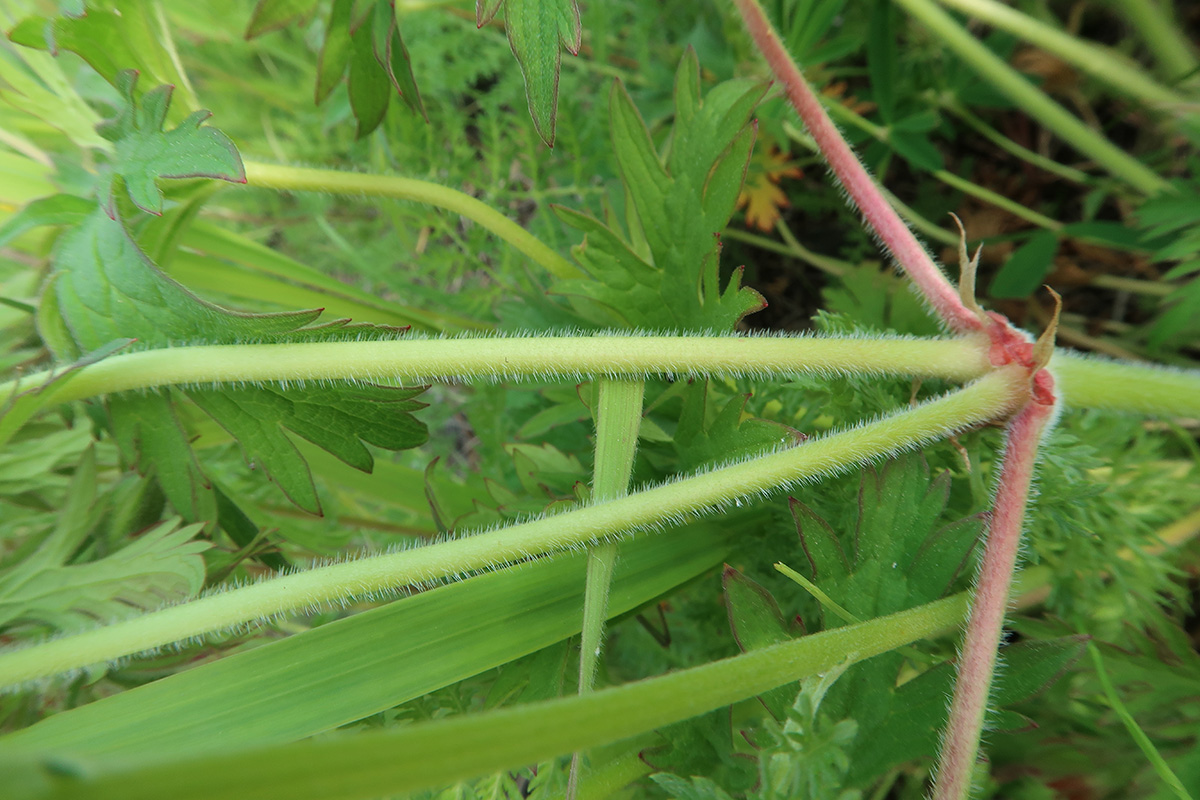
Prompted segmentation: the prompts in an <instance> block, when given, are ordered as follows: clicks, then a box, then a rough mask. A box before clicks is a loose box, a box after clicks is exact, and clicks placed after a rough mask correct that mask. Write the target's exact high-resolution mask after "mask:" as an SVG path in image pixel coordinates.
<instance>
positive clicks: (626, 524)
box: [0, 367, 1027, 686]
mask: <svg viewBox="0 0 1200 800" xmlns="http://www.w3.org/2000/svg"><path fill="white" fill-rule="evenodd" d="M1026 393H1027V388H1026V386H1025V380H1024V378H1023V371H1022V370H1020V369H1018V368H1013V367H1005V368H1002V369H998V370H996V371H994V372H992V373H990V374H988V375H987V376H985V377H983V378H981V379H979V380H978V381H976V382H974V383H972V384H970V385H968V386H967V387H965V388H963V389H960V390H958V391H955V392H952V393H950V394H947V395H945V396H943V397H940V398H938V399H936V400H933V401H930V402H927V403H923V404H921V405H918V406H915V407H912V408H910V409H908V410H905V411H902V412H899V413H896V414H893V415H890V416H887V417H884V418H883V419H880V420H878V421H876V422H872V423H869V424H866V425H860V426H857V427H854V428H850V429H849V430H846V431H843V432H841V433H836V434H832V435H829V436H825V437H821V438H814V439H809V440H808V441H807V442H805V443H804V444H802V445H799V446H796V447H792V448H789V449H787V450H782V451H778V452H774V453H770V454H767V455H764V456H760V457H758V458H754V459H751V460H749V461H744V462H740V463H735V464H731V465H729V466H725V467H721V468H718V469H714V470H711V471H709V472H705V473H701V474H699V475H694V476H691V477H688V478H682V479H680V480H675V481H671V482H668V483H665V484H662V485H660V486H657V487H654V488H651V489H646V490H644V491H640V492H638V493H636V494H633V495H629V496H628V497H623V498H619V499H616V500H607V501H601V502H598V503H596V504H595V505H589V506H586V507H584V508H580V509H576V510H573V511H568V512H564V513H561V514H556V515H553V516H550V517H544V518H540V519H536V520H532V521H530V522H525V523H521V524H517V525H512V526H509V527H506V528H500V529H497V530H492V531H488V532H484V533H479V534H477V535H474V536H467V537H464V538H461V539H453V540H451V541H447V542H443V543H441V544H437V545H429V546H426V547H418V548H415V549H412V550H407V551H402V552H398V553H388V554H383V555H375V556H368V557H364V558H362V559H359V560H356V561H351V562H345V563H340V564H332V565H329V566H325V567H319V568H316V569H312V570H309V571H307V572H301V573H297V574H294V575H286V576H282V577H279V578H276V579H273V580H265V581H263V582H261V583H256V584H253V585H251V586H246V587H243V588H240V589H231V590H229V591H227V592H224V593H221V594H215V595H211V596H208V597H204V598H201V599H199V600H196V601H193V602H191V603H187V604H184V605H178V606H172V607H169V608H165V609H162V610H161V611H157V612H154V613H151V614H147V615H145V616H142V617H137V618H135V619H131V620H128V621H125V622H118V623H115V624H113V625H109V626H107V627H104V628H98V629H95V630H91V631H87V632H84V633H80V634H78V635H74V636H67V637H64V638H61V639H55V640H52V641H49V642H45V643H43V644H39V645H35V646H32V647H29V648H25V649H22V650H14V651H10V652H7V653H4V654H0V686H3V685H11V684H16V683H21V682H24V681H28V680H35V679H37V678H41V677H45V676H48V675H54V674H57V673H61V672H66V671H69V670H73V669H78V668H80V667H84V666H86V665H89V664H96V663H101V662H106V661H111V660H113V659H117V658H121V657H123V656H127V655H131V654H133V653H139V652H142V651H145V650H149V649H151V648H155V647H160V646H162V645H165V644H169V643H171V642H176V641H181V640H185V639H188V638H190V637H193V636H200V635H203V634H205V633H208V632H211V631H216V630H223V629H227V628H229V627H231V626H237V625H242V624H246V623H248V622H252V621H254V620H261V619H267V618H270V617H272V616H274V615H276V614H281V613H284V612H287V611H290V610H292V609H296V608H304V607H312V606H320V605H322V604H325V603H330V602H334V601H338V600H342V599H345V598H347V597H354V596H362V595H366V594H370V593H373V592H379V591H388V590H391V589H396V588H399V587H404V586H408V585H422V584H425V583H427V582H430V581H439V580H442V579H444V578H445V577H446V576H451V575H462V574H466V573H471V572H474V571H477V570H482V569H489V568H494V567H496V566H500V565H503V564H508V563H512V562H514V561H522V560H526V559H529V558H533V557H537V556H542V555H547V554H550V553H554V552H557V551H560V550H564V549H568V548H577V547H583V546H589V545H592V544H594V543H596V542H597V541H599V540H601V539H603V538H605V537H610V536H616V535H619V534H621V533H623V532H627V531H638V530H647V529H653V528H656V527H661V526H666V525H673V524H677V523H679V522H682V521H684V520H686V519H688V518H691V517H694V516H696V515H700V514H704V513H709V512H711V511H713V510H715V509H718V508H721V507H723V506H724V505H726V504H728V503H732V502H735V501H738V500H741V499H747V498H751V497H757V496H760V495H763V494H767V493H770V492H773V491H775V490H777V489H780V488H782V487H785V486H791V485H795V484H797V483H801V482H805V481H810V480H815V479H817V478H821V477H824V476H827V475H831V474H834V473H836V472H840V471H842V470H845V469H848V468H850V467H852V466H855V465H858V464H862V463H864V462H868V461H871V460H873V459H876V458H879V457H882V456H885V455H893V454H895V453H898V452H903V451H905V450H908V449H911V448H914V447H918V446H920V445H922V444H924V443H926V442H929V441H932V440H935V439H939V438H942V437H944V436H947V435H950V434H952V433H954V432H956V431H959V430H962V429H964V428H967V427H970V426H972V425H977V424H979V423H982V422H987V421H991V420H995V419H1001V418H1003V417H1005V416H1006V415H1007V414H1009V413H1011V412H1012V411H1013V410H1014V409H1015V408H1016V407H1017V405H1019V404H1020V403H1021V402H1022V400H1023V398H1024V396H1025V395H1026Z"/></svg>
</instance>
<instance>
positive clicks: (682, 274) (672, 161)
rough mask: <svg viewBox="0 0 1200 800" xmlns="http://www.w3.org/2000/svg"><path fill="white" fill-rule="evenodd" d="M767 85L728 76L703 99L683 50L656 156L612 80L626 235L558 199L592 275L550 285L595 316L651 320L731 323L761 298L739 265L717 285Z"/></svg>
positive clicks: (689, 325) (669, 326) (712, 326)
mask: <svg viewBox="0 0 1200 800" xmlns="http://www.w3.org/2000/svg"><path fill="white" fill-rule="evenodd" d="M764 91H765V87H764V86H762V85H758V84H753V83H750V82H747V81H728V82H726V83H723V84H720V85H718V86H716V87H714V88H713V89H712V90H711V91H710V92H709V93H708V95H707V96H706V97H704V98H703V99H701V97H700V94H699V92H700V79H699V65H698V62H697V60H696V57H695V54H694V53H693V52H691V51H690V50H689V51H688V53H687V54H686V55H685V56H684V58H683V60H682V61H681V63H680V66H679V70H678V71H677V74H676V86H675V108H676V113H675V121H674V125H673V127H672V129H671V131H670V136H669V142H670V147H669V150H668V152H667V154H666V157H665V158H663V157H660V155H659V153H658V151H657V150H656V149H655V147H654V143H653V141H652V140H651V138H650V132H649V129H648V128H647V127H646V124H645V123H644V122H643V121H642V118H641V115H640V114H639V113H638V110H637V108H636V107H635V106H634V104H633V101H632V100H631V99H630V97H629V95H628V93H627V92H626V91H625V89H624V87H622V86H621V85H620V84H619V83H617V84H614V86H613V90H612V93H611V95H610V99H609V118H610V125H611V128H612V138H613V150H614V152H615V154H616V157H617V163H618V166H619V167H620V172H621V181H622V183H623V184H624V188H625V192H626V196H627V198H628V203H627V208H626V214H627V216H628V217H629V218H630V222H629V227H630V231H631V233H630V237H629V238H626V237H625V236H623V235H622V234H621V232H620V231H618V230H617V229H616V228H615V227H614V225H615V223H610V224H605V223H603V222H601V221H599V220H596V219H594V218H591V217H587V216H585V215H582V214H578V213H574V212H568V211H563V210H561V209H556V211H557V212H558V214H559V216H560V218H561V219H563V221H564V222H566V223H567V224H569V225H571V226H573V227H575V228H577V229H579V230H581V231H583V233H584V234H585V239H584V242H583V244H581V245H580V246H579V247H577V248H575V250H574V254H575V258H576V260H577V261H579V263H580V265H581V266H583V267H584V268H585V269H586V270H587V271H588V273H589V274H590V275H591V276H592V278H593V280H590V281H585V280H574V281H562V282H560V283H558V284H557V285H556V287H555V291H556V292H559V293H561V294H566V295H569V296H572V297H574V298H579V300H577V305H578V307H579V308H580V310H581V311H582V312H583V313H585V314H586V315H588V317H589V318H590V319H592V320H593V321H595V322H597V323H598V324H612V320H613V319H614V318H615V319H617V320H620V321H621V322H623V323H624V324H626V325H631V326H636V327H644V328H649V329H652V330H673V331H714V330H718V331H719V330H731V329H732V328H733V326H734V325H735V324H736V323H737V322H738V321H739V320H740V319H741V318H742V317H744V316H745V315H746V314H748V313H750V312H752V311H756V310H758V309H760V308H762V307H763V305H764V302H763V299H762V296H761V295H760V294H758V293H757V292H755V291H753V290H752V289H744V288H742V287H741V286H740V278H741V270H740V269H738V270H734V273H733V276H732V277H731V278H730V279H729V280H728V282H727V284H726V286H725V288H724V289H722V288H721V274H720V264H719V256H720V249H721V248H720V239H719V234H720V232H721V231H722V230H724V228H725V226H726V225H727V224H728V222H729V219H730V217H731V216H732V214H733V211H734V207H735V205H736V203H737V196H738V193H739V192H740V190H741V186H742V183H743V181H744V179H745V172H746V165H747V163H748V162H749V158H750V152H751V150H752V149H753V145H754V127H753V126H752V125H750V124H749V122H750V116H751V114H753V112H754V108H755V106H756V105H757V103H758V101H759V99H760V98H761V97H762V95H763V93H764Z"/></svg>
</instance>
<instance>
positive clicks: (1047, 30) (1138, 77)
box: [938, 0, 1188, 111]
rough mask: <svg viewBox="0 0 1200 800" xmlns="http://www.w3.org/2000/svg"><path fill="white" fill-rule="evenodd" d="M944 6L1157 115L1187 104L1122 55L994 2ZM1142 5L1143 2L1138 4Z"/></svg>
mask: <svg viewBox="0 0 1200 800" xmlns="http://www.w3.org/2000/svg"><path fill="white" fill-rule="evenodd" d="M938 2H939V3H941V4H942V5H944V6H950V7H951V8H955V9H958V10H959V11H961V12H963V13H964V14H967V15H969V16H972V17H974V18H975V19H979V20H983V21H984V22H986V23H988V24H989V25H993V26H995V27H997V28H1000V29H1001V30H1005V31H1008V32H1009V33H1011V34H1013V35H1015V36H1019V37H1020V38H1022V39H1024V40H1025V41H1027V42H1029V43H1031V44H1034V45H1037V46H1038V47H1040V48H1041V49H1043V50H1046V51H1047V52H1050V53H1053V54H1054V55H1056V56H1058V57H1059V58H1061V59H1062V60H1063V61H1066V62H1069V63H1071V64H1074V65H1075V66H1077V67H1079V68H1080V69H1082V70H1083V71H1085V72H1087V73H1089V74H1090V75H1092V76H1093V77H1094V78H1096V79H1097V80H1100V81H1103V82H1104V83H1107V84H1108V85H1109V86H1111V87H1112V88H1114V89H1116V90H1117V91H1120V92H1123V93H1124V94H1126V95H1128V96H1130V97H1133V98H1135V99H1137V100H1140V101H1141V102H1143V103H1145V104H1146V105H1149V106H1153V107H1155V108H1157V109H1158V110H1161V111H1180V110H1182V108H1183V106H1184V105H1185V104H1186V103H1187V102H1188V100H1187V98H1185V97H1183V96H1182V95H1180V94H1179V93H1178V92H1175V91H1173V90H1171V89H1168V88H1167V87H1165V86H1163V85H1162V84H1161V83H1159V82H1158V81H1156V80H1154V79H1153V78H1151V77H1150V76H1149V75H1147V74H1146V73H1145V71H1143V69H1142V66H1141V65H1140V64H1138V63H1137V62H1136V61H1133V60H1132V59H1130V58H1128V57H1126V56H1125V55H1124V54H1123V53H1119V52H1117V51H1116V50H1113V49H1111V48H1107V47H1101V46H1099V45H1096V44H1092V43H1091V42H1088V41H1086V40H1083V39H1080V38H1078V37H1075V36H1072V35H1070V34H1069V33H1065V32H1063V31H1061V30H1059V29H1057V28H1053V27H1051V26H1049V25H1047V24H1046V23H1044V22H1042V21H1040V20H1037V19H1034V18H1033V17H1031V16H1029V15H1027V14H1023V13H1021V12H1020V11H1017V10H1016V9H1015V8H1011V7H1009V6H1006V5H1002V4H1001V3H997V2H996V0H938ZM1141 4H1142V5H1145V4H1146V3H1145V0H1143V1H1142V3H1141Z"/></svg>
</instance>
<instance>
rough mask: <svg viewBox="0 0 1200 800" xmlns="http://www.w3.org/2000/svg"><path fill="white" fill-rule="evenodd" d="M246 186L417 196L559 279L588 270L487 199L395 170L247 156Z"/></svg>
mask: <svg viewBox="0 0 1200 800" xmlns="http://www.w3.org/2000/svg"><path fill="white" fill-rule="evenodd" d="M245 166H246V185H247V186H257V187H261V188H264V189H279V190H282V191H290V192H331V193H333V194H345V195H353V196H359V197H388V198H392V199H395V200H413V201H415V202H418V203H427V204H429V205H431V206H437V207H438V208H444V209H446V210H447V211H453V212H454V213H455V214H460V215H462V216H464V217H466V218H467V219H470V220H473V221H475V222H477V223H479V224H480V225H482V226H483V227H484V228H487V229H488V230H489V231H491V232H492V233H494V234H496V235H497V236H499V237H500V238H501V239H503V240H504V241H506V242H508V243H509V244H511V245H512V246H513V247H515V248H516V249H517V250H519V251H521V252H522V253H524V254H525V255H527V256H529V258H531V259H533V260H534V261H535V262H536V263H538V264H539V265H541V266H542V267H543V268H544V269H545V270H546V271H547V272H549V273H550V274H551V275H554V276H556V277H559V278H582V277H584V274H583V272H582V271H581V270H580V269H579V268H578V267H576V266H575V265H573V264H572V263H571V262H570V261H567V260H566V259H565V258H563V257H562V256H560V255H559V254H558V253H556V252H554V251H553V250H552V249H550V247H548V246H547V245H546V244H545V243H543V242H542V241H541V240H540V239H538V238H537V237H536V236H534V235H533V234H532V233H530V232H529V231H527V230H525V229H524V228H522V227H521V226H520V225H518V224H517V223H515V222H513V221H512V220H511V219H509V218H508V217H506V216H504V215H503V214H501V213H500V212H499V211H496V210H495V209H494V208H492V207H491V206H489V205H488V204H487V203H483V202H481V201H479V200H476V199H475V198H474V197H471V195H469V194H466V193H464V192H460V191H457V190H455V189H450V188H448V187H446V186H440V185H438V184H436V183H430V182H429V181H420V180H416V179H413V178H401V177H398V176H395V175H365V174H362V173H359V172H339V171H337V170H332V169H311V168H308V167H286V166H281V165H277V164H263V163H260V162H257V161H247V162H245Z"/></svg>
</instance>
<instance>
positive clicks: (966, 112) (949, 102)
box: [936, 95, 1089, 184]
mask: <svg viewBox="0 0 1200 800" xmlns="http://www.w3.org/2000/svg"><path fill="white" fill-rule="evenodd" d="M936 102H937V103H938V105H940V106H941V107H942V108H944V109H946V110H947V111H949V112H950V113H951V114H953V115H955V116H956V117H958V118H959V119H961V120H962V121H963V122H965V123H967V125H969V126H970V127H971V129H972V130H974V131H975V132H976V133H978V134H979V135H980V136H982V137H983V138H985V139H987V140H988V141H989V142H991V143H992V144H994V145H996V146H997V147H999V148H1000V149H1001V150H1003V151H1005V152H1006V153H1011V154H1012V155H1014V156H1016V157H1017V158H1019V159H1021V160H1022V161H1026V162H1028V163H1030V164H1032V165H1033V166H1035V167H1037V168H1039V169H1042V170H1045V171H1046V172H1050V173H1053V174H1054V175H1058V176H1059V177H1061V178H1066V179H1067V180H1069V181H1071V182H1073V183H1081V184H1086V183H1087V182H1088V181H1089V176H1088V174H1087V173H1086V172H1084V171H1083V170H1078V169H1075V168H1074V167H1068V166H1067V165H1066V164H1060V163H1058V162H1057V161H1055V160H1054V159H1052V158H1046V157H1045V156H1044V155H1042V154H1041V153H1035V152H1034V151H1032V150H1030V149H1029V148H1028V147H1023V146H1021V145H1019V144H1017V143H1016V142H1014V141H1013V140H1012V139H1010V138H1008V137H1007V136H1005V135H1004V134H1002V133H1000V131H998V130H996V129H995V128H993V127H992V126H991V125H988V124H987V123H986V122H984V121H983V120H982V119H980V118H979V117H978V116H976V115H975V114H974V113H973V112H972V111H971V109H969V108H967V107H966V106H965V105H963V104H962V103H960V102H959V101H958V98H956V97H954V96H953V95H940V96H938V97H937V100H936Z"/></svg>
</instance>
